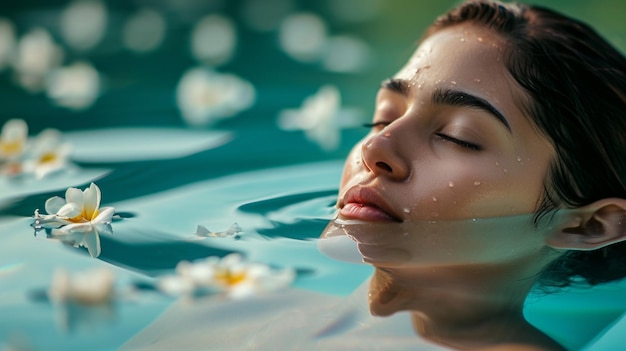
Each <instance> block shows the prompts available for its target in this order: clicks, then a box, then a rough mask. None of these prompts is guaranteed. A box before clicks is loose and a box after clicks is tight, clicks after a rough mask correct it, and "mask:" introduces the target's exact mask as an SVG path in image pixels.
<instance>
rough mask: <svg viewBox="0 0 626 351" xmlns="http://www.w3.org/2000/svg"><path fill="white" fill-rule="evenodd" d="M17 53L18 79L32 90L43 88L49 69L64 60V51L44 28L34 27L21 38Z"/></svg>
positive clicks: (16, 67)
mask: <svg viewBox="0 0 626 351" xmlns="http://www.w3.org/2000/svg"><path fill="white" fill-rule="evenodd" d="M16 55H17V56H16V59H15V62H14V65H15V70H16V73H17V81H18V82H19V83H20V85H21V86H22V87H24V88H25V89H28V90H29V91H32V92H37V91H40V90H41V89H43V87H44V79H45V77H46V74H47V73H48V71H50V70H51V69H52V68H54V67H57V66H58V65H59V64H60V63H61V61H62V60H63V51H62V50H61V48H60V47H59V46H58V45H56V44H55V43H54V41H53V40H52V37H51V36H50V34H49V33H48V32H47V31H46V30H45V29H42V28H35V29H32V30H31V31H29V32H28V33H26V34H25V35H24V36H22V37H21V38H20V40H19V42H18V44H17V53H16Z"/></svg>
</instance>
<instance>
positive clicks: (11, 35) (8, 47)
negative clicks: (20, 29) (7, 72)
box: [0, 18, 16, 70]
mask: <svg viewBox="0 0 626 351" xmlns="http://www.w3.org/2000/svg"><path fill="white" fill-rule="evenodd" d="M15 42H16V39H15V26H14V25H13V22H11V21H10V20H8V19H6V18H0V70H3V69H5V68H6V67H7V66H8V65H9V64H10V63H12V61H13V56H14V50H15Z"/></svg>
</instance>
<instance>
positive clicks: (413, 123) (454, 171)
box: [337, 24, 555, 222]
mask: <svg viewBox="0 0 626 351" xmlns="http://www.w3.org/2000/svg"><path fill="white" fill-rule="evenodd" d="M505 45H506V43H505V42H504V41H503V40H502V38H500V37H499V36H498V35H497V34H495V33H492V32H490V31H489V29H486V28H482V27H478V26H475V25H472V24H461V25H457V26H454V27H450V28H447V29H444V30H442V31H439V32H437V33H435V34H434V35H432V36H430V37H429V38H427V39H426V40H425V41H424V42H423V43H422V44H421V45H420V47H419V48H418V49H417V50H416V52H415V53H414V55H413V56H412V57H411V59H410V60H409V61H408V63H407V64H406V65H405V66H404V67H403V68H402V69H401V70H400V71H399V72H398V73H397V74H396V75H395V76H394V77H393V78H392V79H391V80H389V81H387V82H385V83H383V85H382V87H381V89H380V91H379V92H378V95H377V97H376V109H375V112H374V116H373V120H372V123H373V125H374V126H373V127H372V129H371V132H370V133H369V134H368V135H367V136H366V137H365V138H364V139H363V140H362V141H361V142H360V143H358V144H357V145H356V146H355V147H354V149H353V150H352V152H351V153H350V155H349V157H348V159H347V161H346V164H345V168H344V172H343V176H342V180H341V185H340V194H339V201H338V204H337V206H338V207H339V218H342V219H358V220H364V221H370V222H385V221H393V222H407V221H417V220H436V219H467V218H477V217H496V216H508V215H515V214H523V213H532V212H533V211H534V210H535V208H536V207H537V204H538V201H539V200H540V198H541V195H542V194H543V186H544V180H545V178H546V175H547V172H548V168H549V164H550V161H551V160H552V159H553V158H554V157H555V156H554V155H555V152H554V149H553V148H552V146H551V144H550V143H549V142H548V141H547V139H546V138H545V137H544V136H542V135H541V134H540V132H539V131H538V129H537V128H536V127H535V126H534V125H533V122H532V120H531V117H530V116H529V115H528V113H527V111H526V110H525V108H524V106H527V105H528V100H527V97H526V95H525V94H524V91H523V89H522V88H521V87H520V86H518V85H517V83H516V82H515V81H514V80H513V78H512V77H511V76H510V75H509V73H508V71H507V69H506V67H505V66H504V63H503V60H504V50H505Z"/></svg>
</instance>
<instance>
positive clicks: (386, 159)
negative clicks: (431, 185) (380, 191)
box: [361, 130, 411, 181]
mask: <svg viewBox="0 0 626 351" xmlns="http://www.w3.org/2000/svg"><path fill="white" fill-rule="evenodd" d="M399 151H400V150H398V149H396V145H394V140H393V138H392V134H391V132H388V131H385V130H383V131H381V132H379V133H377V134H375V135H373V136H371V137H370V138H369V139H367V140H365V141H364V142H363V144H361V158H362V160H363V164H364V165H365V167H366V168H367V169H368V170H369V171H371V172H373V173H374V174H376V175H378V176H384V177H387V178H389V179H392V180H394V181H403V180H406V179H408V178H409V175H410V174H411V167H410V162H408V161H407V160H406V159H404V158H403V157H402V155H401V154H400V152H399Z"/></svg>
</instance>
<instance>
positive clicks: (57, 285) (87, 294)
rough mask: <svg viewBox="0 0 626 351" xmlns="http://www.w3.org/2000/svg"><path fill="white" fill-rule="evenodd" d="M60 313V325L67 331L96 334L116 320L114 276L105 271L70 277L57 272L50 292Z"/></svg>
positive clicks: (82, 272) (87, 271)
mask: <svg viewBox="0 0 626 351" xmlns="http://www.w3.org/2000/svg"><path fill="white" fill-rule="evenodd" d="M47 296H48V299H49V300H50V302H52V304H53V305H54V306H55V307H56V310H57V316H56V320H57V325H58V326H59V327H60V328H61V329H63V330H64V331H72V330H75V329H78V328H81V327H84V328H86V329H88V330H94V327H98V326H100V325H102V324H103V323H107V324H108V323H110V322H111V321H112V320H113V319H114V317H115V311H114V308H113V307H114V301H115V298H116V291H115V275H114V274H113V272H111V271H110V270H108V269H106V268H101V267H99V268H92V269H89V270H86V271H81V272H77V273H70V272H68V271H67V270H65V269H62V268H58V269H57V270H56V271H55V272H54V274H53V276H52V283H51V285H50V288H49V289H48V291H47Z"/></svg>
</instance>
